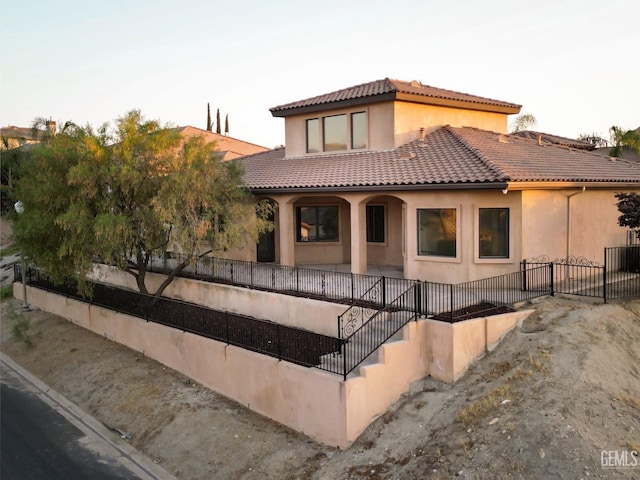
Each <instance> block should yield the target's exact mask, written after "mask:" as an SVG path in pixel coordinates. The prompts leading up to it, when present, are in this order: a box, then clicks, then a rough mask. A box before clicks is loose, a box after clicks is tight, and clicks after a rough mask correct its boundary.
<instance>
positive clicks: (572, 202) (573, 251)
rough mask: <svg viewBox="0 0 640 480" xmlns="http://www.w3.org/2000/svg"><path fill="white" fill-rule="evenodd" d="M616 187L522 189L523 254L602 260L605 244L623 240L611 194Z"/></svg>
mask: <svg viewBox="0 0 640 480" xmlns="http://www.w3.org/2000/svg"><path fill="white" fill-rule="evenodd" d="M617 191H618V190H603V189H598V190H596V189H589V188H587V189H586V190H585V191H584V192H582V189H581V188H571V189H569V188H568V189H566V190H561V191H553V190H526V191H523V192H522V258H533V257H538V256H541V255H546V256H547V257H549V259H551V260H553V259H558V258H565V257H567V256H574V257H585V258H587V259H589V260H594V261H598V262H602V261H604V248H605V247H616V246H622V245H625V242H626V231H627V229H626V228H623V227H620V226H618V216H619V215H620V212H618V209H617V207H616V198H615V196H614V195H615V193H616V192H617ZM626 191H632V190H626ZM635 191H636V192H640V190H635ZM569 195H573V196H572V197H570V198H569ZM569 209H570V212H571V213H570V218H568V216H567V212H568V210H569ZM568 225H569V227H570V235H569V238H567V226H568ZM567 240H569V243H570V245H568V246H567Z"/></svg>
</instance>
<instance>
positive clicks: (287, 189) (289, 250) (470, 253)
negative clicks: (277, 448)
mask: <svg viewBox="0 0 640 480" xmlns="http://www.w3.org/2000/svg"><path fill="white" fill-rule="evenodd" d="M519 112H520V105H516V104H513V103H508V102H503V101H498V100H493V99H488V98H483V97H478V96H474V95H469V94H465V93H459V92H453V91H449V90H444V89H439V88H434V87H430V86H426V85H422V84H420V83H419V82H404V81H398V80H391V79H388V78H387V79H384V80H378V81H374V82H370V83H365V84H362V85H357V86H354V87H350V88H345V89H342V90H338V91H336V92H332V93H329V94H324V95H319V96H316V97H312V98H309V99H306V100H301V101H297V102H293V103H288V104H286V105H280V106H277V107H274V108H272V109H271V113H272V115H273V116H275V117H282V118H284V119H285V138H286V146H285V147H284V148H277V149H274V150H269V151H266V152H263V153H258V154H254V155H250V156H247V157H244V158H242V159H241V160H240V161H241V163H242V164H243V166H244V168H245V177H244V178H245V181H246V183H247V185H248V186H249V188H250V189H251V191H252V192H253V193H254V195H256V196H257V198H259V199H270V200H271V201H272V202H273V203H274V204H275V205H276V207H277V208H276V214H275V218H274V220H275V222H274V223H275V230H274V232H272V233H270V234H267V235H264V236H263V237H262V239H261V241H260V244H259V245H258V246H257V248H256V249H255V250H252V251H247V252H245V254H244V258H245V259H250V260H256V259H257V260H258V261H266V262H273V261H275V262H279V263H280V264H282V265H304V264H327V265H330V264H350V270H351V272H353V273H366V272H367V267H368V265H384V266H394V267H396V268H400V269H402V271H403V275H404V277H405V278H414V279H424V280H430V281H440V282H462V281H468V280H474V279H479V278H485V277H490V276H493V275H499V274H503V273H508V272H513V271H516V270H518V266H519V262H520V261H521V260H522V259H524V258H531V257H537V256H541V255H547V256H548V257H550V258H552V259H553V258H565V257H568V256H584V257H586V258H589V259H591V260H602V253H603V248H604V247H605V246H616V245H623V244H624V243H625V239H626V231H625V229H623V228H621V227H618V225H617V216H618V212H617V209H616V207H615V201H616V200H615V197H614V194H615V193H616V192H619V191H640V168H638V165H637V164H635V163H632V162H628V161H625V160H611V159H609V158H608V157H603V156H601V155H598V154H594V153H591V152H589V151H586V150H584V149H583V148H576V147H580V145H578V143H579V142H576V141H571V143H570V144H569V145H568V146H565V145H564V144H563V143H562V142H558V141H555V142H553V141H549V140H548V138H549V136H548V135H546V136H545V135H544V134H534V137H535V138H526V137H523V136H520V135H509V134H507V124H508V116H509V115H511V114H517V113H519ZM545 137H547V138H546V139H545ZM555 138H556V140H557V139H558V138H559V137H555Z"/></svg>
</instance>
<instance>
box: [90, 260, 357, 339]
mask: <svg viewBox="0 0 640 480" xmlns="http://www.w3.org/2000/svg"><path fill="white" fill-rule="evenodd" d="M90 278H91V279H92V280H95V281H98V282H101V283H106V284H109V285H114V286H118V287H124V288H127V289H129V290H134V291H136V292H137V291H138V287H137V286H136V282H135V280H134V278H133V276H132V275H130V274H128V273H126V272H123V271H122V270H119V269H117V268H113V267H108V266H106V265H97V266H96V267H95V269H94V272H93V274H92V275H91V276H90ZM165 278H166V276H165V275H161V274H157V273H147V285H148V288H149V290H150V291H155V289H157V288H158V286H159V285H160V284H161V283H162V281H163V280H164V279H165ZM163 295H164V296H166V297H169V298H174V299H176V300H183V301H185V302H190V303H195V304H198V305H203V306H205V307H208V308H213V309H215V310H222V311H227V312H233V313H239V314H241V315H248V316H250V317H255V318H260V319H263V320H271V321H272V322H276V323H280V324H282V325H287V326H289V327H296V328H302V329H304V330H310V331H312V332H316V333H321V334H323V335H329V336H332V337H337V336H338V315H341V314H342V313H344V312H345V311H346V310H347V308H348V305H342V304H337V303H331V302H322V301H319V300H313V299H310V298H302V297H293V296H291V295H281V294H277V293H271V292H263V291H261V290H251V289H248V288H242V287H235V286H233V285H225V284H221V283H210V282H202V281H199V280H191V279H188V278H180V277H178V278H175V279H174V280H173V282H171V284H170V285H169V286H168V287H167V289H166V290H165V292H164V293H163Z"/></svg>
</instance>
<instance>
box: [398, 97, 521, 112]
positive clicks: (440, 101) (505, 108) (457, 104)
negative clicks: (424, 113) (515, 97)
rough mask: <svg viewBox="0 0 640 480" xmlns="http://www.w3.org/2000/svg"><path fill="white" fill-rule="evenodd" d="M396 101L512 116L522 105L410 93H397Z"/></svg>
mask: <svg viewBox="0 0 640 480" xmlns="http://www.w3.org/2000/svg"><path fill="white" fill-rule="evenodd" d="M396 100H399V101H403V102H411V103H421V104H423V105H435V106H440V107H450V108H463V109H466V110H479V111H482V112H491V113H503V114H507V115H512V114H515V113H520V109H521V108H522V105H515V104H514V105H511V104H503V105H499V104H494V103H481V102H472V101H465V100H454V99H450V98H440V97H431V96H426V95H416V94H412V93H398V95H397V96H396Z"/></svg>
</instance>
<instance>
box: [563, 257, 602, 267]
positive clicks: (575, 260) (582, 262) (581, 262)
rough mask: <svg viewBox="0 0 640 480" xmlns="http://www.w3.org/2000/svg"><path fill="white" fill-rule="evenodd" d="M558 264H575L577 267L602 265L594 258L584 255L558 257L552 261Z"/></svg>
mask: <svg viewBox="0 0 640 480" xmlns="http://www.w3.org/2000/svg"><path fill="white" fill-rule="evenodd" d="M553 263H555V264H558V265H575V266H578V267H602V264H601V263H600V262H598V261H595V260H589V259H588V258H586V257H574V256H569V257H567V258H558V259H556V260H554V261H553Z"/></svg>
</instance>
